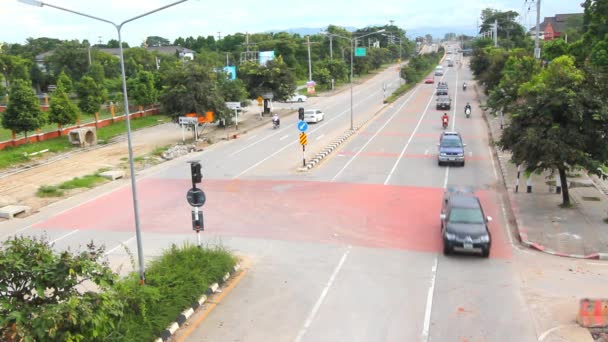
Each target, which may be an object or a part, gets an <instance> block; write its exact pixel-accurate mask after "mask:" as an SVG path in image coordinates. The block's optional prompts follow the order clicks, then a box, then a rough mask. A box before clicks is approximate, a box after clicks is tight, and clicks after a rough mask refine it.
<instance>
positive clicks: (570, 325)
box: [538, 324, 578, 342]
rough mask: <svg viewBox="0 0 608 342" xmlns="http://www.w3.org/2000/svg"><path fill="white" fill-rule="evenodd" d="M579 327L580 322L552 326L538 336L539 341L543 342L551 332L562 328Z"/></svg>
mask: <svg viewBox="0 0 608 342" xmlns="http://www.w3.org/2000/svg"><path fill="white" fill-rule="evenodd" d="M575 326H576V327H578V324H564V325H559V326H557V327H554V328H551V329H549V330H547V331H545V332H544V333H542V334H540V336H538V341H539V342H541V341H543V340H544V339H545V338H546V337H547V336H549V334H551V333H552V332H554V331H556V330H559V329H561V328H568V327H575Z"/></svg>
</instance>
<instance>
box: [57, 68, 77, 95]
mask: <svg viewBox="0 0 608 342" xmlns="http://www.w3.org/2000/svg"><path fill="white" fill-rule="evenodd" d="M59 84H61V85H62V86H63V89H64V91H65V92H66V93H67V94H68V95H69V94H71V93H72V92H73V91H74V84H73V83H72V79H70V76H68V75H67V74H66V73H65V72H63V71H62V72H61V73H60V74H59V77H57V86H59Z"/></svg>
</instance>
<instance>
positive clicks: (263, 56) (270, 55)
mask: <svg viewBox="0 0 608 342" xmlns="http://www.w3.org/2000/svg"><path fill="white" fill-rule="evenodd" d="M258 58H259V61H260V65H266V63H268V62H269V61H272V60H274V51H260V54H259V57H258Z"/></svg>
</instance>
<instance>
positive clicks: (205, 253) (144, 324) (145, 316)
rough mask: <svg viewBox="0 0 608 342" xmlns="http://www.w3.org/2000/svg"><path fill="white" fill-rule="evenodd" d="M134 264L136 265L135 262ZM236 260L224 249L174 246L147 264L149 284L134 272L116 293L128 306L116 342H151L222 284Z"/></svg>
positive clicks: (122, 282)
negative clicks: (210, 287) (212, 288)
mask: <svg viewBox="0 0 608 342" xmlns="http://www.w3.org/2000/svg"><path fill="white" fill-rule="evenodd" d="M132 262H134V261H133V260H132ZM235 264H236V259H235V258H234V257H233V256H232V255H231V254H230V253H229V252H228V251H226V250H225V249H222V248H199V247H197V246H194V245H188V244H186V245H184V246H182V247H177V246H176V245H172V246H171V248H170V249H168V250H166V251H164V252H163V255H162V256H161V257H160V258H158V259H156V260H154V261H152V262H151V263H150V264H148V267H147V269H146V285H145V286H141V285H139V284H138V282H139V274H138V273H137V272H132V273H131V274H130V275H129V276H127V277H126V278H125V279H123V280H121V281H119V282H118V283H117V284H116V285H115V286H114V288H115V290H116V291H117V294H118V296H119V297H122V298H121V299H122V300H121V301H122V302H123V303H124V304H125V315H124V316H123V317H122V319H121V320H120V321H119V322H116V337H117V338H116V339H115V340H117V341H152V340H153V339H155V338H156V337H158V336H160V334H161V332H162V331H163V330H164V329H165V328H166V327H167V326H168V325H169V324H170V323H171V322H173V321H174V320H175V319H176V318H177V316H178V315H179V314H180V313H181V312H182V311H183V310H184V309H186V308H188V307H190V306H191V305H192V303H194V302H195V301H196V300H198V298H199V297H200V296H202V295H203V294H205V291H206V290H207V288H208V287H209V285H211V284H213V283H215V282H220V281H221V279H222V277H223V276H224V275H225V274H226V273H227V272H230V271H231V270H232V269H233V267H234V265H235Z"/></svg>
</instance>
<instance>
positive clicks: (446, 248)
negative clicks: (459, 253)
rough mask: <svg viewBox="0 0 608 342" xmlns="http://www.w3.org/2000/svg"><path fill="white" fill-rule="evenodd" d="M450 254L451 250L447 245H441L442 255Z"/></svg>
mask: <svg viewBox="0 0 608 342" xmlns="http://www.w3.org/2000/svg"><path fill="white" fill-rule="evenodd" d="M450 253H452V248H450V245H448V244H447V243H445V242H444V243H443V255H450Z"/></svg>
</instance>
